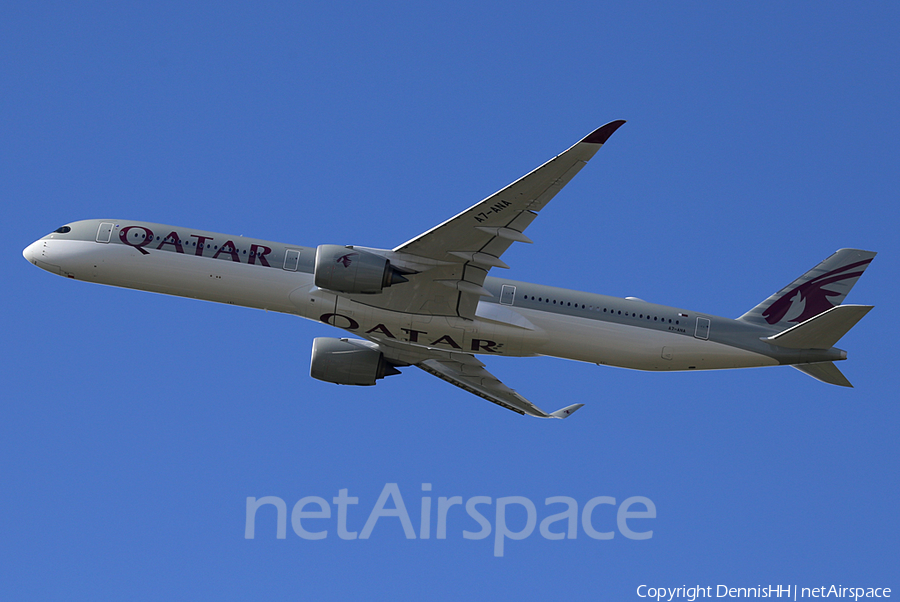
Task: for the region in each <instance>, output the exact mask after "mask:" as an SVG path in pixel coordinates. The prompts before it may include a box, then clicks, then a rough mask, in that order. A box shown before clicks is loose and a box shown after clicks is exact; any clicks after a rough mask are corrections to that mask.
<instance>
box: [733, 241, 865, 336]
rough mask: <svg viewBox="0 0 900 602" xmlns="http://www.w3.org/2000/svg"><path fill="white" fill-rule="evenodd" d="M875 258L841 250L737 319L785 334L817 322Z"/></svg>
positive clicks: (860, 252) (852, 250)
mask: <svg viewBox="0 0 900 602" xmlns="http://www.w3.org/2000/svg"><path fill="white" fill-rule="evenodd" d="M875 255H876V254H875V253H874V252H872V251H863V250H861V249H840V250H839V251H837V252H835V253H834V254H833V255H831V257H829V258H828V259H826V260H825V261H823V262H822V263H820V264H819V265H817V266H816V267H814V268H813V269H811V270H810V271H808V272H806V273H805V274H803V275H802V276H800V277H799V278H797V279H796V280H794V281H793V282H791V283H790V284H789V285H787V286H786V287H784V288H783V289H781V290H780V291H778V292H777V293H775V294H774V295H772V296H771V297H769V298H768V299H766V300H765V301H763V302H762V303H760V304H759V305H757V306H756V307H754V308H753V309H751V310H750V311H748V312H747V313H745V314H744V315H743V316H741V317H740V318H738V319H739V320H742V321H744V322H750V323H753V324H759V325H760V326H769V327H774V328H777V329H778V330H786V329H788V328H791V327H792V326H796V325H797V324H800V323H802V322H805V321H807V320H809V319H810V318H814V317H815V316H818V315H819V314H821V313H823V312H826V311H828V310H830V309H831V308H833V307H836V306H838V305H840V304H841V303H842V302H843V301H844V299H845V298H846V297H847V293H849V292H850V289H851V288H853V285H854V284H856V281H857V280H859V277H860V276H862V274H863V272H864V271H865V270H866V268H867V267H869V263H871V261H872V258H873V257H875Z"/></svg>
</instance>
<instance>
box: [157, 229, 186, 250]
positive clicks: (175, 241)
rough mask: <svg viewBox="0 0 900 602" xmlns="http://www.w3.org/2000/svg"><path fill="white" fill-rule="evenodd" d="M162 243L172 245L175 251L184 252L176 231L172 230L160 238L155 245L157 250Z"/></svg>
mask: <svg viewBox="0 0 900 602" xmlns="http://www.w3.org/2000/svg"><path fill="white" fill-rule="evenodd" d="M163 245H173V246H174V247H175V252H176V253H184V248H183V247H182V246H181V238H179V236H178V232H175V231H174V230H173V231H172V232H170V233H169V234H168V235H166V237H165V238H164V239H162V242H161V243H159V246H158V247H156V250H157V251H159V250H160V249H162V248H163Z"/></svg>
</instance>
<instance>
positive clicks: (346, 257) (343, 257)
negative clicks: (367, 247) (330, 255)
mask: <svg viewBox="0 0 900 602" xmlns="http://www.w3.org/2000/svg"><path fill="white" fill-rule="evenodd" d="M354 255H359V253H347V254H346V255H341V256H340V257H338V258H337V259H335V260H334V262H335V263H342V264H344V267H345V268H349V267H350V264H351V263H353V260H352V259H350V258H351V257H353V256H354Z"/></svg>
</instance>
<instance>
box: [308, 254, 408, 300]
mask: <svg viewBox="0 0 900 602" xmlns="http://www.w3.org/2000/svg"><path fill="white" fill-rule="evenodd" d="M315 282H316V286H318V287H319V288H325V289H328V290H331V291H337V292H340V293H366V294H372V293H380V292H381V291H382V290H383V289H385V288H387V287H389V286H391V285H392V284H399V283H401V282H407V280H406V278H404V277H403V275H402V274H401V273H400V272H399V271H398V270H397V268H395V267H393V266H392V265H391V262H390V261H388V260H387V259H385V258H384V257H381V256H380V255H375V254H374V253H369V252H368V251H363V250H361V249H354V248H352V247H342V246H340V245H319V247H318V248H317V249H316V274H315Z"/></svg>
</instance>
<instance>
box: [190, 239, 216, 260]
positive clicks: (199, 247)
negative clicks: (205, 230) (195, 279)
mask: <svg viewBox="0 0 900 602" xmlns="http://www.w3.org/2000/svg"><path fill="white" fill-rule="evenodd" d="M191 238H196V239H197V252H196V253H194V255H197V256H200V255H203V247H204V245H206V241H207V240H213V237H212V236H200V235H199V234H191Z"/></svg>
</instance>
